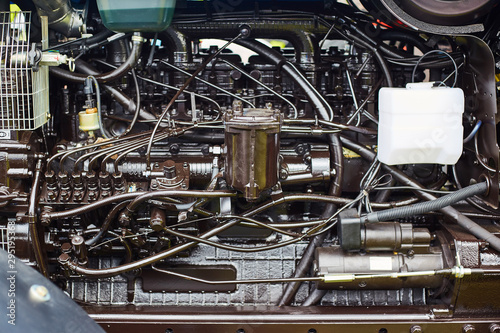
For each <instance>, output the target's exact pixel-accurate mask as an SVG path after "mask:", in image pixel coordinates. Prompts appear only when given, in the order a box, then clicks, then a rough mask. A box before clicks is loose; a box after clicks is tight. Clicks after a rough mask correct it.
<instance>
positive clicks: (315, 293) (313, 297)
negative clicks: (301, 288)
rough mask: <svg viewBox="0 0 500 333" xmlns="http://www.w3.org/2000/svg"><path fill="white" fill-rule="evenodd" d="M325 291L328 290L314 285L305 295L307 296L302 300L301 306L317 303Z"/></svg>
mask: <svg viewBox="0 0 500 333" xmlns="http://www.w3.org/2000/svg"><path fill="white" fill-rule="evenodd" d="M327 291H328V290H320V289H318V288H316V287H315V288H314V289H313V290H312V291H311V293H310V294H309V296H307V298H306V299H305V300H304V302H302V304H301V306H311V305H315V304H317V303H318V302H319V301H321V299H322V298H323V296H325V294H326V292H327Z"/></svg>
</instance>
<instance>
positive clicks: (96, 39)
mask: <svg viewBox="0 0 500 333" xmlns="http://www.w3.org/2000/svg"><path fill="white" fill-rule="evenodd" d="M114 34H115V32H114V31H111V30H109V29H107V28H104V30H102V31H99V32H98V33H96V34H95V35H93V36H92V37H89V38H85V39H84V40H83V44H85V45H93V44H97V43H100V42H102V41H103V40H105V39H106V38H108V37H111V36H113V35H114Z"/></svg>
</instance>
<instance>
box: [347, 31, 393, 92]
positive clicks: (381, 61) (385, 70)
mask: <svg viewBox="0 0 500 333" xmlns="http://www.w3.org/2000/svg"><path fill="white" fill-rule="evenodd" d="M346 34H347V36H349V37H350V38H352V40H354V41H355V42H356V43H358V44H359V45H361V46H362V47H364V48H366V49H368V50H370V51H372V52H373V55H374V56H375V59H376V60H377V62H378V64H379V66H380V69H381V70H382V73H384V76H385V80H386V81H387V86H388V87H392V86H393V84H392V75H391V71H390V70H389V67H388V66H387V62H386V61H385V59H384V57H382V55H381V54H380V52H379V51H378V49H377V47H375V46H372V45H370V44H369V43H367V42H365V41H364V40H362V39H361V38H359V37H357V36H355V35H354V34H352V33H351V32H349V31H347V32H346Z"/></svg>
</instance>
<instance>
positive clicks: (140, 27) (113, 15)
mask: <svg viewBox="0 0 500 333" xmlns="http://www.w3.org/2000/svg"><path fill="white" fill-rule="evenodd" d="M175 1H176V0H142V1H140V0H97V7H98V8H99V13H100V14H101V18H102V22H103V23H104V25H105V26H106V27H107V28H108V29H110V30H113V31H117V32H131V31H143V32H146V31H149V32H158V31H162V30H165V29H166V28H167V27H168V26H169V25H170V22H171V21H172V16H173V15H174V10H175Z"/></svg>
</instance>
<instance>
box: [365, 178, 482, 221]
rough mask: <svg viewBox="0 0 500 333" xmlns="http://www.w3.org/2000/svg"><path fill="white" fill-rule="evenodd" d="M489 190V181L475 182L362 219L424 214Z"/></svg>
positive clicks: (384, 219) (391, 218)
mask: <svg viewBox="0 0 500 333" xmlns="http://www.w3.org/2000/svg"><path fill="white" fill-rule="evenodd" d="M487 190H488V184H487V183H478V184H473V185H470V186H467V187H464V188H463V189H461V190H458V191H455V192H453V193H450V194H447V195H445V196H442V197H441V198H437V199H435V200H431V201H426V202H419V203H417V204H414V205H410V206H406V207H398V208H392V209H387V210H381V211H378V212H373V213H369V214H367V215H365V216H364V217H362V219H363V220H364V221H365V222H380V221H392V220H395V219H399V218H404V217H409V216H413V215H419V214H424V213H428V212H432V211H436V210H439V209H441V208H444V207H448V206H451V205H453V204H455V203H457V202H459V201H461V200H464V199H467V198H470V197H472V196H474V195H479V194H484V193H486V191H487Z"/></svg>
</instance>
